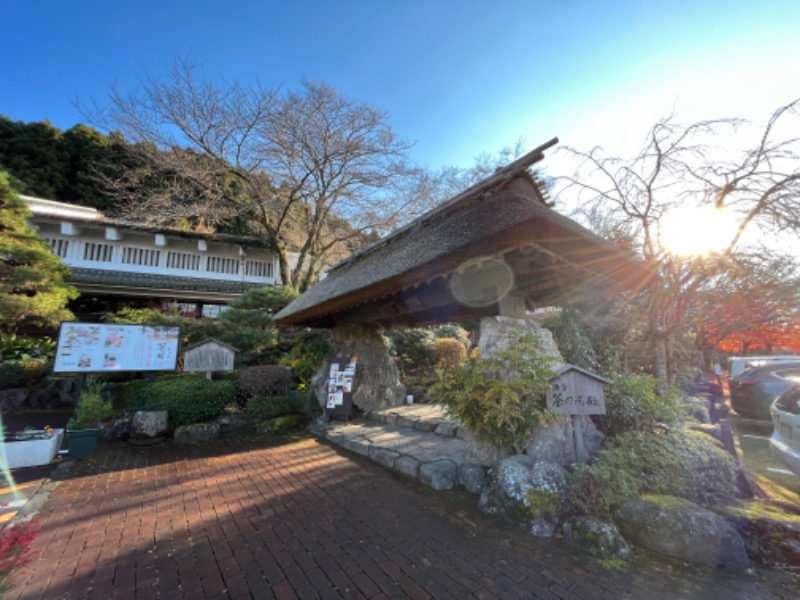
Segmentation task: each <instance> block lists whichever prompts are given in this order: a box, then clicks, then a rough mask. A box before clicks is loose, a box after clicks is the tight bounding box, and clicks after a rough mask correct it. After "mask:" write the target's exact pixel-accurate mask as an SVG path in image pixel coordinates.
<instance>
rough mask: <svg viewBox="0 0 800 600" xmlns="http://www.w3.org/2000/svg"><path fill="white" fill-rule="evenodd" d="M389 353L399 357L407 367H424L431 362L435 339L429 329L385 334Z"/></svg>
mask: <svg viewBox="0 0 800 600" xmlns="http://www.w3.org/2000/svg"><path fill="white" fill-rule="evenodd" d="M386 339H387V340H388V342H389V352H390V353H391V354H393V355H395V356H398V357H400V358H401V359H402V360H403V361H404V362H405V363H406V365H407V366H409V367H415V366H424V365H428V364H430V362H431V356H432V355H433V344H434V340H435V338H434V337H433V333H432V332H431V331H430V330H429V329H398V330H395V331H390V332H388V333H387V334H386Z"/></svg>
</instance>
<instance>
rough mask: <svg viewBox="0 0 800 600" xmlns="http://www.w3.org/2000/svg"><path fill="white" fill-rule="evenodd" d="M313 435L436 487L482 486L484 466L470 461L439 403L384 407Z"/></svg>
mask: <svg viewBox="0 0 800 600" xmlns="http://www.w3.org/2000/svg"><path fill="white" fill-rule="evenodd" d="M315 433H316V434H317V435H319V436H320V437H324V438H325V439H326V440H328V441H329V442H331V443H333V444H336V445H338V446H341V447H342V448H345V449H346V450H350V451H352V452H355V453H357V454H360V455H362V456H365V457H367V458H369V459H370V460H372V461H374V462H376V463H378V464H381V465H383V466H386V467H389V468H391V469H395V470H397V471H400V472H402V473H405V474H406V475H409V476H411V477H414V478H416V479H418V480H419V481H421V482H422V483H424V484H425V485H428V486H430V487H432V488H433V489H435V490H448V489H453V488H456V487H460V486H463V487H464V488H466V489H467V490H468V491H471V492H473V493H479V492H480V489H481V488H482V487H483V482H484V479H485V476H486V469H485V468H484V467H483V466H482V465H480V464H477V463H473V462H470V460H469V458H468V454H469V453H468V444H467V442H466V441H465V440H464V439H462V437H461V435H460V431H459V426H458V424H457V423H455V422H453V421H452V420H451V419H449V418H448V417H447V416H446V415H445V413H444V411H443V410H442V408H441V407H439V406H437V405H433V404H409V405H404V406H395V407H392V408H386V409H382V410H378V411H373V412H370V413H368V414H367V415H366V417H365V418H362V419H358V420H355V421H350V423H345V422H342V421H333V422H331V423H328V424H327V426H324V427H319V428H318V429H317V430H316V431H315Z"/></svg>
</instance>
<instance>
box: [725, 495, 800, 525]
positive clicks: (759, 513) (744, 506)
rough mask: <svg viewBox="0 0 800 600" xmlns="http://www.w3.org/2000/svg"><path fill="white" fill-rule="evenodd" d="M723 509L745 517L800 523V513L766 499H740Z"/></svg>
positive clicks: (731, 513)
mask: <svg viewBox="0 0 800 600" xmlns="http://www.w3.org/2000/svg"><path fill="white" fill-rule="evenodd" d="M721 510H722V511H724V512H726V513H728V514H730V515H733V516H735V517H743V518H745V519H752V520H755V519H772V520H773V521H781V522H783V523H790V524H800V513H798V512H789V511H787V510H785V509H783V508H782V507H780V506H778V505H776V504H774V503H772V502H766V501H764V500H739V501H738V502H736V504H732V505H730V506H726V507H724V508H722V509H721Z"/></svg>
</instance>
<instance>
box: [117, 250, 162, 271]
mask: <svg viewBox="0 0 800 600" xmlns="http://www.w3.org/2000/svg"><path fill="white" fill-rule="evenodd" d="M160 259H161V251H160V250H151V249H149V248H133V247H131V246H125V247H123V248H122V262H123V264H126V265H141V266H143V267H157V266H158V261H159V260H160Z"/></svg>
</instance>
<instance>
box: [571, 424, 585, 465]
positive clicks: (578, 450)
mask: <svg viewBox="0 0 800 600" xmlns="http://www.w3.org/2000/svg"><path fill="white" fill-rule="evenodd" d="M572 429H573V435H574V436H575V459H576V460H577V462H578V464H579V465H585V464H586V444H585V443H584V441H583V429H582V428H581V420H580V416H579V415H572Z"/></svg>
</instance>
